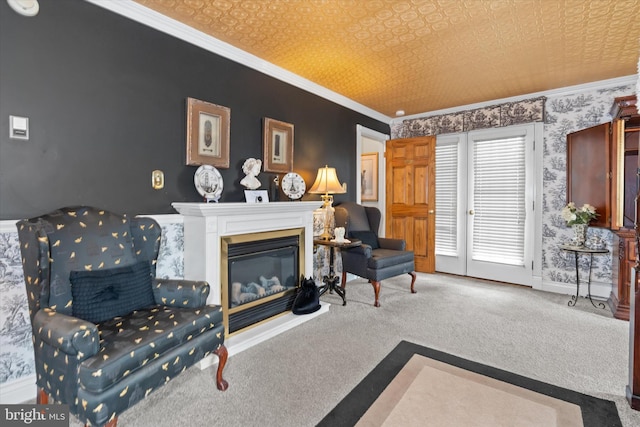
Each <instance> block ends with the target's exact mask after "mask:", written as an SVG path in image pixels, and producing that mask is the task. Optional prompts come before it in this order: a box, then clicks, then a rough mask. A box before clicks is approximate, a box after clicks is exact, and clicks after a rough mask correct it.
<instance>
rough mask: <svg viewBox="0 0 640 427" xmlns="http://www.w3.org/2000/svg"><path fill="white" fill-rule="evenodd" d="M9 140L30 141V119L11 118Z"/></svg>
mask: <svg viewBox="0 0 640 427" xmlns="http://www.w3.org/2000/svg"><path fill="white" fill-rule="evenodd" d="M9 138H12V139H29V118H28V117H18V116H9Z"/></svg>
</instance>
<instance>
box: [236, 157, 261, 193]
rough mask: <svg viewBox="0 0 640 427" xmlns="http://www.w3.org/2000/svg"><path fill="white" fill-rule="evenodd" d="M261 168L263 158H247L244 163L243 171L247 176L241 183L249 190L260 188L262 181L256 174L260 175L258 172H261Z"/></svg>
mask: <svg viewBox="0 0 640 427" xmlns="http://www.w3.org/2000/svg"><path fill="white" fill-rule="evenodd" d="M261 168H262V160H259V159H254V158H251V157H250V158H248V159H247V160H245V161H244V164H243V165H242V172H244V174H245V175H246V176H245V177H244V178H242V180H241V181H240V184H242V185H243V186H244V187H245V188H247V189H249V190H255V189H256V188H260V185H262V184H261V183H260V180H259V179H258V178H256V176H258V174H259V173H260V169H261Z"/></svg>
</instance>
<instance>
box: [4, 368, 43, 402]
mask: <svg viewBox="0 0 640 427" xmlns="http://www.w3.org/2000/svg"><path fill="white" fill-rule="evenodd" d="M36 396H37V387H36V375H35V374H33V375H29V376H27V377H22V378H18V379H17V380H15V381H9V382H6V383H2V387H0V404H1V405H11V404H17V403H26V402H29V401H34V402H35V400H36Z"/></svg>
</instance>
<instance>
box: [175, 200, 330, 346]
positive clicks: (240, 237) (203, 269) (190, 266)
mask: <svg viewBox="0 0 640 427" xmlns="http://www.w3.org/2000/svg"><path fill="white" fill-rule="evenodd" d="M320 205H321V202H319V201H315V202H302V201H300V202H274V203H179V202H175V203H172V206H173V207H174V209H176V210H177V211H178V212H179V213H180V214H181V215H182V216H183V219H184V278H185V279H193V280H206V281H207V282H209V284H210V286H211V293H210V294H209V298H208V299H207V302H208V303H211V304H219V305H222V306H223V310H225V311H226V313H225V315H226V316H229V314H230V311H231V310H230V309H229V296H228V271H223V270H228V266H227V268H226V269H225V268H222V259H223V255H224V256H226V255H225V254H223V246H224V245H225V242H234V241H245V240H247V239H248V240H260V237H263V236H265V235H268V236H281V235H282V232H283V231H284V234H297V235H299V236H300V237H299V240H300V243H299V255H298V256H299V263H298V265H299V266H298V268H299V271H298V274H299V275H304V274H306V275H307V276H309V275H311V274H312V272H313V211H314V210H315V209H317V208H318V207H320ZM292 230H293V231H292ZM264 233H267V234H264ZM270 233H274V234H270ZM256 238H257V239H256ZM226 244H227V245H228V243H226ZM265 278H266V277H265ZM258 279H259V278H258ZM289 296H290V295H289ZM225 300H226V301H225ZM225 302H226V303H227V305H226V306H225V305H224V303H225ZM291 302H292V301H291ZM248 305H250V304H248ZM288 310H290V306H289V307H288ZM227 320H228V317H227ZM266 320H268V319H266ZM266 320H262V321H260V322H259V323H264V322H266ZM269 323H271V322H267V325H268V324H269ZM227 325H228V322H227ZM243 331H244V329H241V330H238V331H235V330H234V331H227V334H228V335H233V334H234V333H235V332H243Z"/></svg>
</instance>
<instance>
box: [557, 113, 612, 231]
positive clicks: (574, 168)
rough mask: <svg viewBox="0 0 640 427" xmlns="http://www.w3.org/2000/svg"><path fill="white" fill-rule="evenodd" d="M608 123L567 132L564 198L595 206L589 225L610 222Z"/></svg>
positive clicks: (601, 225)
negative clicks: (594, 217) (565, 192)
mask: <svg viewBox="0 0 640 427" xmlns="http://www.w3.org/2000/svg"><path fill="white" fill-rule="evenodd" d="M609 127H610V125H609V123H605V124H602V125H598V126H593V127H590V128H587V129H582V130H579V131H577V132H573V133H570V134H567V199H568V200H567V202H574V203H575V204H576V206H578V207H580V206H582V205H583V204H585V203H589V204H590V205H592V206H594V207H595V208H596V212H597V213H598V217H597V218H596V219H595V220H594V221H592V222H591V226H592V227H604V228H610V227H611V225H612V206H611V188H612V186H611V184H612V183H611V175H612V167H611V150H610V144H609ZM614 175H615V174H614ZM618 228H619V227H618Z"/></svg>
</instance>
